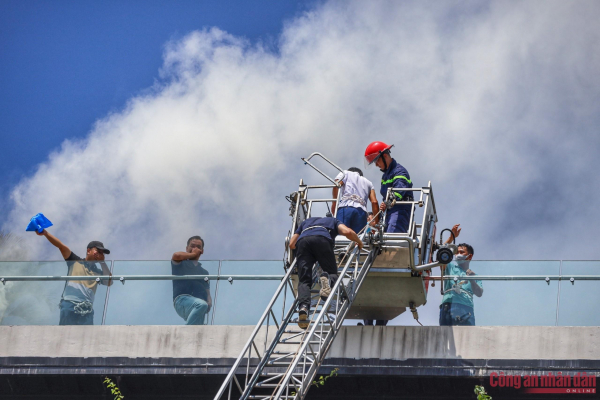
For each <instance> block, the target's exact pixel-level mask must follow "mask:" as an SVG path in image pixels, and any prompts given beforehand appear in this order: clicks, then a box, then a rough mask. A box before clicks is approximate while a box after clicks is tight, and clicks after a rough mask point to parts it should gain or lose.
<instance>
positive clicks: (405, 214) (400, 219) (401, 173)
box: [380, 159, 414, 233]
mask: <svg viewBox="0 0 600 400" xmlns="http://www.w3.org/2000/svg"><path fill="white" fill-rule="evenodd" d="M390 187H391V188H394V189H401V188H412V187H413V184H412V181H411V180H410V175H409V174H408V171H407V170H406V168H404V167H403V166H402V165H400V164H398V163H397V162H396V160H395V159H392V162H391V163H390V165H389V167H388V169H387V170H386V171H385V172H384V173H383V175H382V177H381V191H380V193H381V196H382V198H383V199H384V200H385V196H387V191H388V188H390ZM394 195H395V196H396V200H398V201H400V200H413V198H414V196H413V192H394ZM411 207H412V204H397V205H395V206H394V207H392V208H390V209H389V210H388V211H387V215H386V223H388V225H387V230H386V232H390V233H395V232H407V231H408V223H409V221H410V210H411Z"/></svg>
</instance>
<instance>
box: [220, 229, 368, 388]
mask: <svg viewBox="0 0 600 400" xmlns="http://www.w3.org/2000/svg"><path fill="white" fill-rule="evenodd" d="M363 237H364V235H363ZM341 246H342V249H341V250H342V251H343V250H344V249H343V248H344V247H345V250H346V251H345V252H342V253H340V254H344V255H345V257H344V259H343V260H341V261H340V262H339V264H338V271H339V270H340V269H341V272H340V273H339V277H338V280H337V282H336V283H335V284H334V286H333V287H332V292H331V295H330V296H329V297H328V298H327V300H326V301H323V300H321V299H320V298H319V300H318V302H317V307H316V308H315V307H314V306H313V307H311V313H310V314H309V320H310V324H309V326H308V328H307V329H306V330H302V329H300V328H298V326H297V322H298V313H297V301H295V299H294V301H293V303H292V305H291V307H290V308H289V309H288V310H287V312H286V313H285V315H284V316H283V318H282V319H280V320H278V319H277V317H276V313H277V311H276V309H275V308H276V305H277V303H278V300H280V298H281V297H282V296H283V297H285V293H286V290H285V289H291V292H292V293H294V290H293V287H292V273H293V270H294V266H295V261H294V262H293V264H292V265H291V266H290V268H288V270H287V273H286V275H285V277H284V278H283V280H282V281H281V284H280V285H279V287H278V288H277V291H276V293H275V295H274V296H273V298H272V299H271V301H270V303H269V305H268V306H267V309H266V310H265V312H264V313H263V315H262V317H261V319H260V320H259V322H258V324H257V325H256V327H255V329H254V331H253V332H252V335H251V337H250V339H249V340H248V342H247V343H246V345H245V346H244V348H243V350H242V352H241V354H240V356H239V357H238V358H237V360H236V361H235V363H234V365H233V367H232V368H231V371H230V372H229V374H228V375H227V378H226V379H225V382H224V383H223V385H222V386H221V388H220V390H219V392H218V393H217V395H216V396H215V400H220V399H233V398H236V399H237V398H239V399H303V398H304V397H305V396H306V394H307V392H308V390H309V389H310V387H311V384H312V382H313V379H314V377H315V374H316V373H317V370H318V368H319V366H320V365H321V364H322V362H323V360H324V359H325V356H326V354H327V352H328V350H329V349H330V347H331V344H332V343H333V340H334V339H335V336H336V335H337V333H338V332H339V330H340V328H341V326H342V323H343V322H344V318H345V316H346V313H347V312H348V310H349V309H350V306H351V304H352V302H353V300H354V299H355V298H356V295H357V293H358V291H359V289H360V287H361V284H362V282H363V281H364V279H365V277H366V275H367V273H368V271H369V268H370V267H371V265H372V264H373V261H374V260H375V257H376V256H377V253H378V251H379V247H378V246H377V245H371V246H369V248H367V246H366V245H365V247H364V248H363V251H362V252H361V251H359V249H358V248H356V247H355V248H350V246H352V245H351V244H349V245H346V244H342V245H341ZM339 247H340V245H338V249H339ZM312 292H316V291H314V290H313V291H312ZM316 296H317V297H318V294H316ZM269 320H271V321H272V322H273V323H274V325H275V326H276V327H277V330H276V331H275V332H274V334H273V333H272V334H271V335H269V333H268V326H269V322H270V321H269ZM265 323H266V324H267V326H266V327H265V326H263V325H264V324H265ZM263 335H264V341H262V340H261V339H262V337H263ZM261 342H262V343H261ZM259 347H263V351H259ZM244 364H245V365H244ZM238 374H239V375H242V374H244V375H245V379H244V380H243V382H240V379H238Z"/></svg>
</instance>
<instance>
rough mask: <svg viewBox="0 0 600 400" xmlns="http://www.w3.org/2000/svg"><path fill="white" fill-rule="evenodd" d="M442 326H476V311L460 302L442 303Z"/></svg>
mask: <svg viewBox="0 0 600 400" xmlns="http://www.w3.org/2000/svg"><path fill="white" fill-rule="evenodd" d="M440 326H475V311H474V310H473V307H469V306H465V305H464V304H460V303H442V305H441V306H440Z"/></svg>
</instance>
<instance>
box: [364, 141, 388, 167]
mask: <svg viewBox="0 0 600 400" xmlns="http://www.w3.org/2000/svg"><path fill="white" fill-rule="evenodd" d="M392 147H394V145H391V146H388V145H387V144H385V143H383V142H373V143H371V144H370V145H368V146H367V148H366V149H365V165H371V164H373V163H374V162H375V161H377V160H378V159H379V157H381V155H382V154H385V153H388V154H389V153H390V149H391V148H392Z"/></svg>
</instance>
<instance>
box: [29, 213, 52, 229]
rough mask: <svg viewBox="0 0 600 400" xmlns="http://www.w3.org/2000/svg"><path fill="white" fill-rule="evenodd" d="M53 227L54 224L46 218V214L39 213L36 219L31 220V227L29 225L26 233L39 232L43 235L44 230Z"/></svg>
mask: <svg viewBox="0 0 600 400" xmlns="http://www.w3.org/2000/svg"><path fill="white" fill-rule="evenodd" d="M51 226H52V222H50V220H49V219H48V218H46V217H45V216H44V214H42V213H39V214H36V215H35V217H33V218H31V221H30V222H29V225H27V229H25V231H37V232H38V233H42V232H43V231H44V229H46V228H50V227H51Z"/></svg>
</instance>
